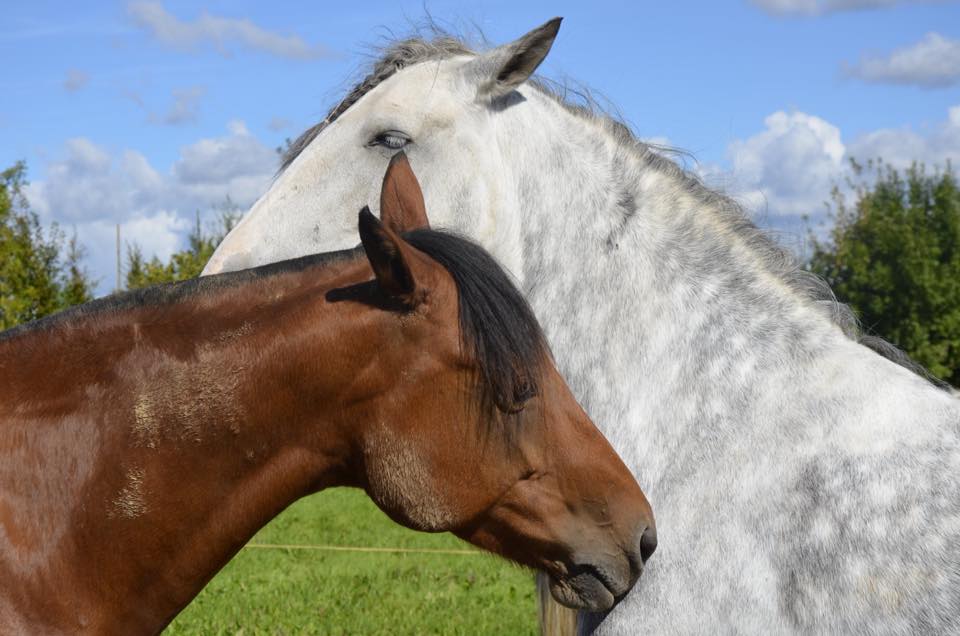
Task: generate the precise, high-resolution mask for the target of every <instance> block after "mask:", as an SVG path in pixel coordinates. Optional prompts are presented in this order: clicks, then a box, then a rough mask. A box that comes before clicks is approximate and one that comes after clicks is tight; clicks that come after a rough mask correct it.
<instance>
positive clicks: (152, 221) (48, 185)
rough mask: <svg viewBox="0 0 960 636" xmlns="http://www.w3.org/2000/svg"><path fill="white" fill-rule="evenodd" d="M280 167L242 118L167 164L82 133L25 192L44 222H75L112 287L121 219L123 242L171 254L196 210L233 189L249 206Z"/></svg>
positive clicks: (105, 285)
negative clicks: (158, 164) (108, 145)
mask: <svg viewBox="0 0 960 636" xmlns="http://www.w3.org/2000/svg"><path fill="white" fill-rule="evenodd" d="M276 167H277V155H276V152H275V151H274V150H272V149H270V148H268V147H267V146H265V145H263V144H262V143H260V141H259V140H257V139H256V138H255V137H253V136H252V135H251V134H250V133H249V132H248V131H247V129H246V126H244V125H243V122H239V121H237V122H231V124H230V126H229V131H228V134H226V135H224V136H222V137H217V138H211V139H201V140H199V141H197V142H195V143H193V144H191V145H189V146H185V147H184V148H181V150H180V157H179V158H178V159H177V160H176V161H175V162H174V163H173V165H172V166H171V167H170V169H169V170H166V171H161V170H158V169H156V168H155V167H154V166H152V165H151V164H150V162H149V161H148V160H147V158H146V157H144V156H143V155H142V154H141V153H139V152H136V151H134V150H124V151H121V152H118V153H116V154H111V152H109V151H108V150H107V149H105V148H103V147H101V146H98V145H97V144H95V143H93V142H92V141H90V140H89V139H84V138H77V139H71V140H69V141H67V142H66V144H65V145H64V149H63V154H62V156H61V157H60V158H58V159H57V160H55V161H53V162H51V163H50V164H48V165H47V166H46V174H45V178H44V179H43V180H42V181H34V182H33V183H31V184H30V185H29V186H27V189H26V195H27V199H28V200H29V202H30V204H31V206H32V207H33V209H34V210H35V211H36V212H37V213H38V214H39V215H40V216H41V217H42V218H43V219H44V221H45V222H50V221H56V222H58V223H60V225H61V226H63V227H64V228H65V229H66V230H67V231H71V229H74V228H75V229H76V231H77V234H78V236H79V238H80V241H81V243H82V244H83V245H84V246H85V247H86V248H87V252H88V257H87V258H88V263H89V265H90V269H91V271H92V272H93V274H94V275H95V276H96V277H97V278H99V279H101V281H102V284H101V287H100V291H101V292H106V291H109V290H110V289H112V288H113V284H114V278H115V274H114V273H113V272H114V270H115V267H116V263H115V245H114V242H115V232H116V225H117V224H118V223H119V224H120V225H121V234H122V240H123V241H124V242H130V241H135V242H137V243H138V244H139V245H140V246H141V247H142V248H143V252H144V255H146V256H148V257H149V256H152V255H153V254H156V255H157V256H159V257H160V258H167V257H169V255H170V254H171V253H173V252H174V251H176V250H177V249H181V248H182V247H183V243H184V237H185V234H186V232H187V231H188V230H189V228H190V227H192V224H193V223H194V215H195V213H196V211H198V210H199V211H200V212H201V213H203V212H205V211H208V210H210V209H211V208H214V207H216V206H217V205H219V204H221V203H222V202H223V201H224V199H225V198H226V197H227V196H229V197H230V198H231V199H232V200H233V201H234V202H235V203H236V204H237V205H239V206H240V207H241V208H242V209H245V208H247V207H249V206H250V205H251V204H252V203H253V202H254V201H255V200H256V198H257V197H259V196H260V194H262V193H263V192H264V191H265V190H266V188H267V187H268V186H269V184H270V181H271V179H272V178H273V175H274V172H275V170H276Z"/></svg>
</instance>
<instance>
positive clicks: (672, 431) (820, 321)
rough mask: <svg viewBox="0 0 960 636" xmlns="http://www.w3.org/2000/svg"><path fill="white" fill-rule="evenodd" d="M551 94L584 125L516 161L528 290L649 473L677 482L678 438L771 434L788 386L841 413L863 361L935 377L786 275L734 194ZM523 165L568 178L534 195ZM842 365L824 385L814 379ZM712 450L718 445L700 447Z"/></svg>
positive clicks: (558, 348) (882, 369)
mask: <svg viewBox="0 0 960 636" xmlns="http://www.w3.org/2000/svg"><path fill="white" fill-rule="evenodd" d="M542 99H544V100H546V101H548V102H551V103H552V105H553V107H554V108H556V110H557V111H558V112H559V114H558V118H559V119H560V120H561V121H563V119H564V118H573V119H575V120H576V121H573V120H571V121H569V122H568V123H569V125H568V126H566V127H565V128H564V129H563V130H560V131H557V130H553V131H549V132H548V133H547V134H545V135H544V138H543V139H542V140H541V142H542V144H543V145H544V146H546V148H545V147H539V148H537V150H536V152H534V153H531V155H530V156H529V157H525V158H524V161H523V167H522V168H520V169H519V174H518V176H517V179H518V187H517V189H518V191H519V192H521V195H520V196H521V197H522V198H523V197H526V198H527V200H521V201H520V202H519V203H518V204H519V206H520V209H522V210H525V211H527V212H526V216H525V225H524V229H523V236H524V245H523V253H524V258H523V272H522V274H523V280H524V286H525V288H526V291H527V293H528V296H529V298H530V300H531V302H532V304H533V306H534V308H535V310H536V311H537V314H538V317H539V318H540V319H541V322H542V324H543V326H544V328H545V330H546V333H547V335H548V337H549V339H550V342H551V346H552V347H553V348H554V351H555V353H556V354H557V358H558V362H559V364H560V365H561V369H562V371H563V372H564V374H565V376H566V377H567V378H568V379H569V381H570V382H571V385H572V386H573V387H574V390H575V391H576V392H577V397H578V398H579V399H580V400H581V402H582V403H583V404H584V406H585V407H586V408H587V410H588V412H590V413H591V415H592V416H593V417H594V418H595V419H596V421H597V422H598V424H599V425H600V426H601V427H602V428H603V429H604V432H605V433H606V434H607V436H608V437H609V438H610V439H611V440H617V439H622V440H624V443H623V444H617V445H616V446H617V449H618V451H620V452H621V454H629V453H636V456H635V457H632V458H629V459H633V460H634V461H633V462H629V461H628V464H631V465H632V466H637V467H638V477H639V478H640V479H641V483H644V485H649V486H651V487H654V484H652V483H649V481H648V480H649V479H651V478H652V479H657V478H663V479H672V477H671V475H670V472H669V471H666V472H665V471H661V470H659V467H658V466H656V464H657V463H658V462H659V461H666V459H665V456H667V455H669V454H670V453H671V452H673V449H674V447H675V445H679V444H681V440H685V441H684V442H683V443H686V442H687V441H689V440H690V439H695V438H697V437H698V436H708V437H709V436H714V437H715V438H716V439H720V438H722V437H723V436H724V435H733V434H736V435H739V436H749V435H753V434H762V432H761V431H751V430H750V427H751V426H752V427H757V426H765V427H770V426H774V425H776V421H777V418H779V419H782V418H781V417H780V415H781V413H779V410H780V409H781V408H782V405H783V403H784V400H785V399H787V395H788V394H790V395H792V396H793V397H792V398H789V399H793V400H795V401H798V402H799V401H804V400H808V399H812V398H811V396H810V394H811V393H812V392H814V391H818V392H821V393H820V394H819V395H818V396H817V399H818V400H820V401H821V402H822V403H823V404H826V403H831V404H832V405H833V406H832V407H831V413H830V414H829V415H830V417H831V418H833V417H836V418H840V417H842V416H843V415H844V413H843V412H842V411H843V410H844V409H856V408H857V406H856V404H857V402H858V401H862V400H867V399H869V397H870V396H869V392H870V391H872V387H865V386H862V383H860V382H858V381H857V378H858V377H861V376H863V375H864V374H865V373H867V371H866V370H865V369H864V368H863V367H874V369H873V372H874V373H878V372H879V373H881V374H886V375H889V376H890V377H891V381H892V382H907V383H909V384H911V385H912V384H917V385H923V384H924V381H923V380H922V379H920V378H919V377H914V376H913V375H912V374H910V373H909V372H907V371H905V370H903V369H899V368H897V367H896V365H893V364H891V363H889V362H887V361H885V360H883V359H881V358H880V357H879V356H876V355H875V354H873V353H871V352H869V351H868V350H866V349H865V348H864V347H861V346H860V345H857V344H856V343H855V342H853V341H852V340H849V339H848V338H847V337H845V336H844V334H843V332H842V330H841V329H840V327H839V326H837V325H836V324H835V323H834V322H833V321H832V320H831V317H830V311H831V307H832V305H831V304H830V303H825V302H817V301H815V300H814V299H812V298H810V297H808V296H806V295H804V293H803V291H802V290H801V289H798V287H800V286H802V282H801V283H798V281H802V280H803V278H802V276H797V277H796V278H795V279H790V278H789V277H787V276H784V274H783V272H785V271H789V268H788V267H785V266H784V264H783V263H782V262H780V261H776V260H774V259H776V258H783V254H782V253H777V250H776V248H774V247H772V246H770V245H769V244H768V245H767V246H766V250H767V251H763V249H764V244H763V243H762V242H758V241H757V240H756V234H755V233H756V230H755V229H752V228H751V227H749V224H744V220H743V218H742V216H741V215H740V213H739V211H736V210H733V211H731V210H729V209H726V208H725V206H732V205H733V204H732V203H730V202H729V200H727V199H725V198H724V197H721V196H718V195H716V194H713V193H710V192H709V191H708V190H706V189H705V188H703V186H701V185H699V184H698V183H696V182H695V181H693V180H692V179H691V178H689V177H688V176H685V175H684V174H683V173H682V172H681V171H680V170H679V169H678V168H677V167H676V166H675V165H674V164H673V163H672V162H669V161H667V160H665V159H663V158H662V157H660V156H658V155H656V154H654V153H653V152H652V151H650V150H648V149H647V148H646V147H645V146H643V145H642V144H639V143H638V142H636V141H634V140H632V138H629V137H627V136H626V135H623V134H621V133H619V132H618V130H617V129H616V128H615V127H614V126H613V125H612V124H611V123H610V122H608V121H605V120H603V119H599V118H598V119H589V120H588V125H584V122H583V119H584V117H583V115H580V114H577V113H573V112H570V111H568V110H567V109H566V108H564V107H562V106H560V105H559V104H556V103H555V102H552V100H551V99H550V98H548V97H543V98H542ZM517 119H518V120H520V123H521V125H523V124H522V119H523V115H522V114H521V115H520V116H518V118H517ZM530 128H535V127H534V126H529V127H528V128H527V134H528V135H529V130H530ZM524 170H529V171H539V174H556V175H558V176H557V182H556V186H557V187H556V188H553V189H550V190H549V191H546V190H545V191H531V190H530V189H529V185H527V186H525V184H529V183H530V182H532V181H534V180H533V179H528V180H525V179H524V176H523V171H524ZM525 187H526V189H525ZM738 222H739V223H740V224H741V225H737V223H738ZM841 360H842V361H841ZM878 370H879V371H878ZM831 373H836V374H837V375H838V378H836V379H835V381H834V382H833V383H832V384H830V385H829V386H827V387H823V386H821V385H820V384H819V383H818V382H816V381H815V380H816V378H819V377H821V376H822V375H824V374H831ZM596 378H622V381H620V382H614V383H611V384H609V385H607V384H603V383H598V382H596V381H595V380H596ZM825 388H826V390H827V391H828V393H827V394H823V393H822V391H823V390H824V389H825ZM930 390H931V391H933V390H935V389H933V387H930ZM770 392H774V393H775V394H776V396H777V399H776V400H769V399H766V397H767V396H768V394H769V393H770ZM832 395H833V396H835V399H832V398H831V396H832ZM831 400H832V401H831ZM691 435H692V436H693V438H691ZM711 451H714V452H716V453H721V452H722V449H721V448H720V446H719V445H717V446H713V447H711V445H710V444H706V445H701V446H700V447H699V448H698V450H697V452H698V453H710V452H711ZM675 459H676V458H675V457H671V458H670V459H669V461H670V462H673V461H674V460H675ZM651 464H653V465H651ZM645 478H646V479H645Z"/></svg>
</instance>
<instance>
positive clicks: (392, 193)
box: [380, 150, 430, 234]
mask: <svg viewBox="0 0 960 636" xmlns="http://www.w3.org/2000/svg"><path fill="white" fill-rule="evenodd" d="M380 220H381V221H383V222H384V224H385V225H386V226H387V227H389V228H390V229H391V230H393V231H394V232H396V233H397V234H400V233H402V232H408V231H410V230H417V229H420V228H424V227H430V221H428V220H427V206H426V205H424V203H423V192H422V191H421V190H420V183H419V182H418V181H417V176H416V175H415V174H413V168H411V167H410V162H409V161H408V160H407V155H406V153H404V152H403V151H402V150H401V151H400V152H398V153H397V154H395V155H393V158H392V159H390V165H389V166H387V172H386V174H384V175H383V187H382V188H380Z"/></svg>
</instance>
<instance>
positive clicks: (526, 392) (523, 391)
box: [513, 380, 537, 408]
mask: <svg viewBox="0 0 960 636" xmlns="http://www.w3.org/2000/svg"><path fill="white" fill-rule="evenodd" d="M536 395H537V387H536V385H535V384H533V383H532V382H529V381H526V380H523V381H521V382H520V383H518V384H517V386H515V387H514V388H513V401H514V402H515V403H517V404H519V405H520V408H523V404H524V403H525V402H527V401H528V400H530V399H532V398H534V397H536Z"/></svg>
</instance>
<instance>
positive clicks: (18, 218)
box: [0, 161, 93, 329]
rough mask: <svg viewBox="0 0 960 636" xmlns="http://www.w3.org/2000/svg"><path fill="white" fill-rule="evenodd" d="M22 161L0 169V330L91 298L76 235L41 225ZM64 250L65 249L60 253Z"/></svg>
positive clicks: (90, 285)
mask: <svg viewBox="0 0 960 636" xmlns="http://www.w3.org/2000/svg"><path fill="white" fill-rule="evenodd" d="M25 185H26V164H24V163H23V162H22V161H21V162H17V163H16V164H15V165H14V166H13V167H11V168H8V169H6V170H4V171H3V172H0V329H7V328H9V327H13V326H14V325H17V324H20V323H22V322H28V321H30V320H36V319H37V318H42V317H43V316H46V315H48V314H52V313H54V312H57V311H60V310H61V309H64V308H66V307H69V306H70V305H72V304H75V303H78V302H86V301H88V300H90V299H91V298H92V290H93V281H91V280H90V277H89V276H88V274H87V272H86V271H85V270H84V269H83V267H82V266H81V259H82V258H83V249H82V248H81V247H80V245H79V243H78V242H77V240H76V236H74V237H73V238H71V239H70V241H69V242H66V243H65V240H64V235H63V233H62V232H61V231H60V229H59V228H58V227H57V226H56V224H54V225H52V226H51V227H50V228H49V229H47V230H44V228H43V227H42V226H41V225H40V220H39V219H38V217H37V215H36V214H35V213H34V212H32V211H31V210H30V206H29V204H28V203H27V200H26V197H25V196H24V194H23V188H24V186H25ZM64 249H66V254H65V255H63V257H62V256H61V254H62V252H63V251H64Z"/></svg>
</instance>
